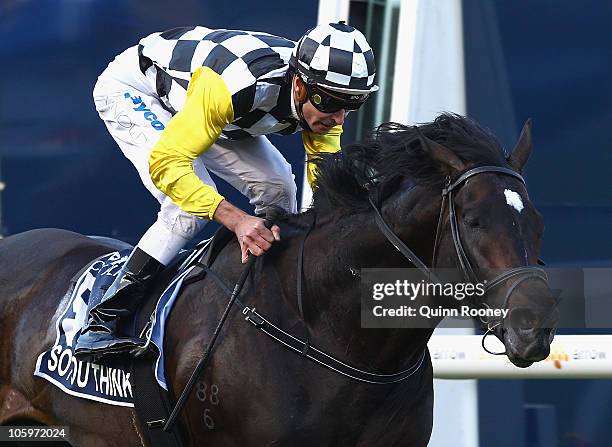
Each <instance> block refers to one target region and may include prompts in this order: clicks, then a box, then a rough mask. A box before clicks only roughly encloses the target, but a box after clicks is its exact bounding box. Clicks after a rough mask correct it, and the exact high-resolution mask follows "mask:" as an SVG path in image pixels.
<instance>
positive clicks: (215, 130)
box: [149, 67, 234, 220]
mask: <svg viewBox="0 0 612 447" xmlns="http://www.w3.org/2000/svg"><path fill="white" fill-rule="evenodd" d="M233 119H234V111H233V107H232V97H231V94H230V92H229V90H228V88H227V86H226V85H225V82H224V81H223V79H222V78H221V76H219V75H218V74H217V73H215V72H214V71H213V70H211V69H210V68H208V67H202V68H199V69H198V70H196V71H195V73H194V74H193V76H192V78H191V82H190V83H189V88H188V90H187V99H186V100H185V104H184V106H183V108H182V109H181V110H180V111H179V112H178V113H177V114H176V115H175V116H174V117H172V119H171V120H170V121H169V122H168V125H167V126H166V128H165V129H164V131H163V133H162V135H161V137H160V139H159V141H158V142H157V144H156V145H155V147H154V148H153V150H152V151H151V155H150V156H149V174H150V175H151V180H153V183H154V184H155V186H156V187H157V188H158V189H159V190H160V191H162V192H163V193H164V194H166V195H167V196H168V197H170V198H171V199H172V201H173V202H174V203H176V204H177V205H178V206H179V207H181V208H182V209H183V210H184V211H186V212H188V213H189V214H193V215H194V216H197V217H201V218H204V219H209V220H212V219H213V216H214V213H215V211H216V209H217V207H218V206H219V203H221V201H222V200H223V196H221V195H220V194H219V193H217V192H216V191H215V189H214V188H213V187H212V186H209V185H206V184H205V183H203V182H202V181H201V180H200V179H199V178H198V176H197V175H196V173H195V171H194V169H193V161H194V160H195V159H196V158H197V157H198V156H199V155H201V154H203V153H204V152H205V151H206V150H208V148H209V147H210V146H212V144H213V143H214V142H215V141H216V140H217V138H219V135H221V131H222V130H223V128H224V127H225V126H226V125H227V124H228V123H230V122H232V120H233Z"/></svg>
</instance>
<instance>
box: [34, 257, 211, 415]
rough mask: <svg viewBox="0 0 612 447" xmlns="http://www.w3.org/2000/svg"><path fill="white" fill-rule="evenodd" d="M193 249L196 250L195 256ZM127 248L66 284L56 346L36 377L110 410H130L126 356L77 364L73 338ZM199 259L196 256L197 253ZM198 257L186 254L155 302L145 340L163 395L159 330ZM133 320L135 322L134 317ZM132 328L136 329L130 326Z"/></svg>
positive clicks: (39, 363)
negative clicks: (151, 346)
mask: <svg viewBox="0 0 612 447" xmlns="http://www.w3.org/2000/svg"><path fill="white" fill-rule="evenodd" d="M197 252H198V250H197V249H196V254H197ZM130 253H131V250H130V249H127V250H122V251H116V252H113V253H109V254H107V255H104V256H102V257H100V258H98V259H96V260H94V261H93V262H91V263H90V264H89V265H87V266H86V267H85V268H84V269H82V270H81V271H80V272H79V273H78V274H77V275H76V276H75V277H74V278H73V279H72V281H71V283H70V288H69V289H68V292H67V293H66V295H65V296H64V298H63V299H62V301H61V303H60V305H59V307H58V311H57V313H59V317H58V318H57V321H56V323H55V328H54V329H55V342H54V344H53V346H51V348H50V349H49V350H47V351H45V352H43V353H42V354H40V356H39V357H38V360H37V362H36V368H35V371H34V375H35V376H39V377H42V378H44V379H46V380H48V381H49V382H51V383H52V384H54V385H55V386H57V387H59V388H60V389H61V390H63V391H64V392H66V393H68V394H71V395H74V396H78V397H83V398H85V399H91V400H95V401H98V402H104V403H107V404H111V405H120V406H127V407H133V406H134V401H133V394H132V386H131V382H130V365H131V358H130V357H129V356H124V355H119V356H109V357H107V358H104V359H102V360H100V361H98V362H97V363H92V362H84V361H81V360H78V359H77V358H75V357H74V355H73V349H74V344H75V341H76V338H77V334H78V333H79V331H80V329H81V328H82V327H83V326H84V325H85V324H86V322H87V305H88V303H89V300H90V297H93V296H94V294H96V293H97V294H100V293H103V291H104V290H106V288H108V286H109V285H110V284H111V283H112V281H113V280H114V279H115V277H116V275H117V273H118V272H119V271H120V269H121V267H122V265H123V264H124V263H125V262H126V261H127V258H128V256H129V254H130ZM200 254H201V251H200ZM199 257H200V256H195V255H191V256H189V257H188V258H187V260H186V261H185V262H183V264H182V266H181V268H179V269H178V271H177V273H176V274H175V275H174V277H173V278H172V279H171V281H170V282H169V283H168V285H167V286H166V288H165V290H164V291H163V293H162V294H161V296H160V297H159V298H158V299H157V303H156V305H155V307H154V311H153V314H152V315H151V318H150V320H149V322H150V323H151V324H150V325H148V329H147V331H146V334H143V338H144V336H146V338H147V340H148V342H149V343H152V344H154V345H155V347H156V348H157V352H158V353H159V355H158V356H157V358H156V359H155V376H156V379H157V382H158V383H159V385H160V386H161V387H163V388H164V389H165V390H168V386H167V384H166V376H165V371H164V351H163V346H164V343H163V340H164V327H165V322H166V318H167V317H168V315H169V314H170V311H171V309H172V306H173V304H174V302H175V300H176V298H177V296H178V295H179V292H180V290H181V286H182V284H183V280H184V279H185V277H186V276H188V275H189V273H190V272H191V270H192V269H193V268H194V267H195V265H193V264H194V263H195V261H196V260H197V259H199ZM135 318H136V317H135ZM131 326H135V323H134V322H132V323H131Z"/></svg>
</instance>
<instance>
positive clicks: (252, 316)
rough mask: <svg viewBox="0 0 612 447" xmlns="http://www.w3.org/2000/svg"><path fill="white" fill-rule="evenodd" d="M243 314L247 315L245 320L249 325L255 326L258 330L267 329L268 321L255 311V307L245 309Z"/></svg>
mask: <svg viewBox="0 0 612 447" xmlns="http://www.w3.org/2000/svg"><path fill="white" fill-rule="evenodd" d="M242 313H243V314H244V315H245V318H244V319H245V320H246V321H248V322H249V323H251V324H253V325H254V326H255V327H256V328H257V329H261V328H263V327H265V325H266V320H264V318H263V317H262V316H261V315H259V314H258V313H257V312H256V311H255V308H254V307H253V308H249V307H245V308H244V309H243V310H242Z"/></svg>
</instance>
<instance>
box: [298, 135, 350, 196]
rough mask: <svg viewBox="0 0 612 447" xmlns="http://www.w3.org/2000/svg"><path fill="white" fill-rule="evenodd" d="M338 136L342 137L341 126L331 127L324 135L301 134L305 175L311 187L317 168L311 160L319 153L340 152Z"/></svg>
mask: <svg viewBox="0 0 612 447" xmlns="http://www.w3.org/2000/svg"><path fill="white" fill-rule="evenodd" d="M340 135H342V126H341V125H337V126H334V127H332V128H331V130H330V131H329V132H327V133H326V134H317V133H314V132H307V131H303V132H302V141H303V142H304V149H305V150H306V175H307V179H308V183H309V184H310V186H311V187H312V184H313V183H314V181H315V178H316V176H317V172H316V171H317V166H316V165H315V163H313V160H314V159H316V157H317V155H318V154H321V153H334V152H338V151H339V150H340Z"/></svg>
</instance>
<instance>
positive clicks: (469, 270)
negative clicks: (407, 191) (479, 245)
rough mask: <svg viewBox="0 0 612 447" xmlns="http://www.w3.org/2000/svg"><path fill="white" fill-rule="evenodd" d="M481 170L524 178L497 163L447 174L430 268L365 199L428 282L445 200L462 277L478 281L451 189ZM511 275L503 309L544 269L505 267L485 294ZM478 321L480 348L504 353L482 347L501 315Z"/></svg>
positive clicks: (382, 227)
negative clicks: (452, 176) (454, 176)
mask: <svg viewBox="0 0 612 447" xmlns="http://www.w3.org/2000/svg"><path fill="white" fill-rule="evenodd" d="M482 173H497V174H502V175H508V176H511V177H514V178H516V179H518V180H520V181H521V183H523V184H525V179H524V178H523V177H522V176H521V175H520V174H519V173H518V172H516V171H513V170H512V169H508V168H504V167H501V166H478V167H475V168H472V169H470V170H468V171H466V172H464V173H463V174H461V175H460V176H459V177H458V178H457V179H456V180H455V181H452V180H451V179H450V177H449V178H448V179H447V182H446V185H445V187H444V188H443V189H442V204H441V205H440V215H439V217H438V224H437V226H436V236H435V240H434V247H433V254H432V260H431V262H432V268H429V267H427V266H426V265H425V263H424V262H423V261H422V260H421V259H420V258H419V257H418V256H417V255H416V254H415V253H414V252H413V251H412V250H411V249H410V248H408V246H406V244H404V243H403V242H402V240H401V239H400V238H399V237H398V236H397V235H396V234H395V233H394V232H393V231H392V230H391V229H390V228H389V225H387V223H386V222H385V220H384V218H383V217H382V214H381V211H380V206H379V205H377V204H376V203H375V202H374V200H373V199H372V194H370V196H369V197H368V200H369V202H370V204H371V205H372V208H374V211H375V219H376V223H377V224H378V227H379V229H380V231H381V232H382V233H383V234H384V235H385V237H386V238H387V239H388V240H389V242H391V244H393V246H394V247H395V248H396V249H397V250H398V251H399V252H400V253H401V254H402V255H403V256H404V257H405V258H406V259H408V261H410V262H411V263H412V264H414V265H415V266H416V267H417V268H418V269H419V270H420V271H421V272H423V274H424V275H425V276H426V277H427V278H428V279H429V280H430V281H434V282H437V283H439V282H440V280H439V279H438V278H437V277H436V276H435V274H434V273H433V270H432V269H433V268H435V265H436V260H437V256H438V247H439V243H440V238H441V228H442V222H443V220H444V212H445V209H446V204H447V203H448V220H449V223H450V227H451V234H452V237H453V245H454V247H455V252H456V254H457V258H458V260H459V265H460V266H461V270H462V272H463V275H464V276H465V278H466V280H467V281H468V282H470V283H474V282H478V276H477V275H476V273H475V272H474V269H473V267H472V264H471V262H470V259H469V257H468V256H467V254H466V251H465V249H464V247H463V244H462V242H461V235H460V233H459V223H458V222H457V213H456V211H455V201H454V200H453V199H454V198H453V192H455V191H456V190H458V189H459V188H460V187H461V186H462V185H463V184H464V182H465V181H466V180H467V179H469V178H471V177H474V176H475V175H478V174H482ZM514 277H519V278H520V279H518V280H517V281H516V282H515V283H514V284H513V285H512V286H511V287H510V288H509V289H508V291H507V293H506V297H505V299H504V303H503V307H502V308H503V309H507V306H508V302H509V300H510V296H511V295H512V293H513V292H514V291H515V290H516V289H517V287H518V286H519V285H520V284H521V283H523V282H524V281H527V280H529V279H536V280H541V281H544V282H547V281H548V277H547V275H546V272H545V271H544V270H543V269H542V268H540V267H536V266H531V265H527V266H522V267H515V268H512V269H509V270H506V271H505V272H503V273H501V274H500V275H498V276H496V277H495V278H493V279H492V280H490V281H488V282H487V284H486V286H485V293H488V292H490V291H491V290H492V289H494V288H496V287H498V286H500V285H502V284H503V283H505V282H506V281H507V280H509V279H510V278H514ZM481 321H482V322H483V323H484V324H486V325H487V331H486V332H485V334H484V335H483V337H482V347H483V349H484V350H485V351H486V352H488V353H489V354H492V355H505V354H506V351H504V352H491V351H490V350H489V349H487V348H486V346H485V340H486V338H487V336H488V335H489V334H491V333H493V332H494V331H497V330H498V329H497V328H502V327H503V322H504V318H501V319H499V320H490V321H484V320H481ZM500 338H501V337H500Z"/></svg>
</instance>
